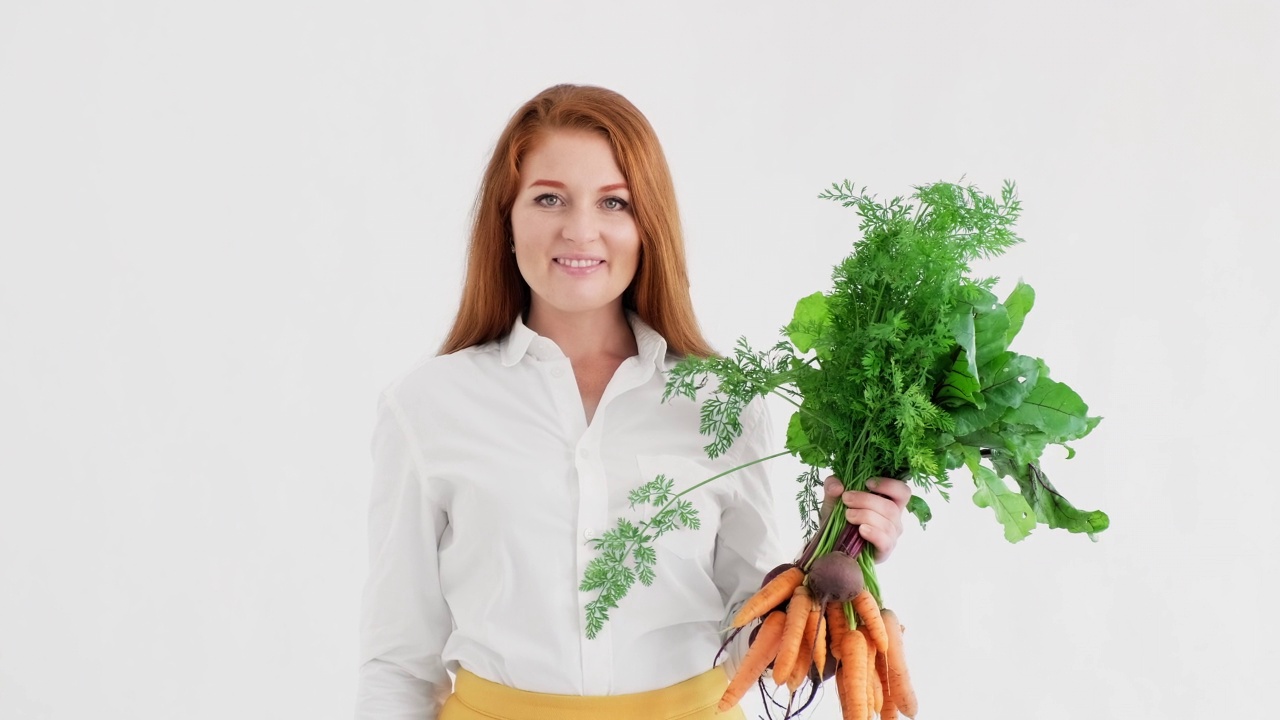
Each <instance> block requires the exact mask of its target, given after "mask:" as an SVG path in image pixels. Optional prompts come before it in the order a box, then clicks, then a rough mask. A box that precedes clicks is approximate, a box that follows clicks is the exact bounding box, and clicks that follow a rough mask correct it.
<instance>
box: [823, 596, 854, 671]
mask: <svg viewBox="0 0 1280 720" xmlns="http://www.w3.org/2000/svg"><path fill="white" fill-rule="evenodd" d="M827 632H828V633H830V634H831V654H832V655H833V656H834V657H835V658H836V659H837V660H841V659H843V658H842V657H841V655H842V653H843V651H844V636H845V634H846V633H848V632H849V618H847V617H845V616H844V604H843V603H838V602H829V603H827Z"/></svg>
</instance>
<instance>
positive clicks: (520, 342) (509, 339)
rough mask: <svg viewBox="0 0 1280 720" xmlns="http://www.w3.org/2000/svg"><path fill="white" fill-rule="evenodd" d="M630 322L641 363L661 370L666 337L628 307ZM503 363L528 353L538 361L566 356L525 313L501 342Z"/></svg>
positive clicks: (506, 365) (665, 351)
mask: <svg viewBox="0 0 1280 720" xmlns="http://www.w3.org/2000/svg"><path fill="white" fill-rule="evenodd" d="M626 316H627V323H628V324H630V325H631V332H632V333H633V334H635V336H636V346H637V347H638V348H639V352H640V363H641V364H642V365H653V366H654V367H655V368H657V369H658V370H659V371H663V370H665V369H666V365H665V363H666V357H667V340H666V338H664V337H662V335H660V334H659V333H658V331H657V330H654V329H653V328H652V327H650V326H649V324H648V323H646V322H645V321H644V320H641V319H640V315H639V314H637V313H636V312H635V311H634V310H630V309H628V310H626ZM499 352H500V353H501V357H502V364H503V366H505V367H511V366H512V365H515V364H516V363H518V362H520V360H521V359H522V358H523V357H524V356H525V355H526V354H527V355H530V356H532V357H533V358H534V359H536V360H555V359H557V358H563V357H564V356H565V355H564V352H562V351H561V350H560V348H559V346H557V345H556V344H555V342H554V341H553V340H551V339H550V338H547V337H543V336H542V335H539V334H538V333H536V332H534V331H533V330H532V329H530V328H529V326H528V325H525V324H524V316H523V314H518V315H516V319H515V322H513V323H512V324H511V332H509V333H507V336H506V337H505V338H503V340H502V342H501V343H500V344H499Z"/></svg>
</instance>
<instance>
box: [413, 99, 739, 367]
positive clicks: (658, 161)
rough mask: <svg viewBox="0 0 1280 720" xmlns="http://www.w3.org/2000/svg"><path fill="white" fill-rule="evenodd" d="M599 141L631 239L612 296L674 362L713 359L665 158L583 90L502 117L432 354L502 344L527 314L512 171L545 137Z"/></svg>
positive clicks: (627, 119)
mask: <svg viewBox="0 0 1280 720" xmlns="http://www.w3.org/2000/svg"><path fill="white" fill-rule="evenodd" d="M561 129H564V130H589V131H592V132H599V133H601V134H602V135H603V136H604V137H605V138H606V139H607V140H608V141H609V144H610V145H612V147H613V155H614V159H615V160H616V161H617V163H618V167H619V169H620V170H621V171H622V176H623V178H624V179H625V180H626V182H627V187H628V188H629V189H630V192H631V208H632V211H633V212H634V214H635V220H636V227H637V229H638V230H639V235H640V258H639V265H638V266H637V267H636V274H635V277H634V278H633V279H632V281H631V284H630V285H628V286H627V289H626V290H625V291H623V294H622V305H623V307H624V308H625V309H629V310H633V311H635V312H636V313H637V314H638V315H639V316H640V319H641V320H643V321H644V322H645V323H647V324H648V325H649V326H650V327H652V328H653V329H654V330H656V331H657V332H658V333H659V334H660V335H662V337H664V338H665V339H666V341H667V349H668V351H669V352H672V353H675V354H677V355H681V356H683V355H695V356H698V357H710V356H715V355H718V354H717V353H716V352H715V351H714V350H713V349H712V348H711V346H710V344H709V343H708V342H707V341H706V339H705V338H704V337H703V336H702V332H701V330H699V328H698V321H697V319H696V318H695V317H694V314H693V301H692V299H691V298H690V296H689V274H688V269H687V267H686V264H685V252H684V234H683V232H682V231H681V229H680V213H679V210H678V209H677V207H676V193H675V187H674V185H673V184H672V182H671V171H670V169H669V168H668V167H667V159H666V156H665V155H664V154H663V152H662V146H661V144H659V142H658V136H657V135H656V134H655V133H654V132H653V128H652V127H651V126H650V125H649V121H648V120H647V119H645V117H644V115H643V114H641V113H640V111H639V110H637V109H636V107H635V106H634V105H632V104H631V103H630V102H629V101H628V100H627V99H626V98H624V97H623V96H621V95H619V94H618V93H616V92H613V91H612V90H607V89H605V88H601V87H594V86H590V85H569V84H562V85H555V86H552V87H549V88H547V89H546V90H543V91H542V92H540V93H538V94H537V95H536V96H534V97H533V99H531V100H529V101H528V102H526V103H525V104H524V105H522V106H520V109H519V110H517V111H516V112H515V114H514V115H512V116H511V119H510V120H509V121H508V122H507V127H506V129H505V130H503V131H502V135H501V136H500V137H499V138H498V142H497V145H496V146H495V147H494V150H493V155H492V157H491V158H490V159H489V166H488V168H486V170H485V173H484V178H483V179H482V180H481V184H480V192H479V194H478V195H477V197H476V203H475V207H474V209H473V211H472V217H473V224H472V229H471V241H470V243H469V244H468V246H467V278H466V282H465V284H464V285H463V288H462V299H461V302H460V303H459V306H458V313H457V316H456V317H455V318H454V321H453V327H452V329H450V331H449V334H448V336H447V337H446V338H445V341H444V343H443V345H441V347H440V350H439V351H438V352H437V353H436V354H437V355H446V354H449V353H452V352H456V351H457V350H461V349H463V348H467V347H471V346H473V345H480V344H483V343H486V342H489V341H491V340H496V339H498V338H501V337H503V336H505V335H506V334H507V333H508V332H509V331H510V330H511V325H512V324H513V323H514V322H515V319H516V317H517V316H518V315H520V314H521V313H523V312H525V311H526V310H527V309H528V307H529V300H530V291H529V286H528V284H527V283H526V282H525V281H524V277H523V276H521V275H520V268H519V267H518V266H517V265H516V260H515V255H514V254H512V253H511V252H510V250H509V247H508V237H509V236H510V234H511V206H512V205H513V204H514V203H515V198H516V194H517V193H518V191H519V184H520V163H521V160H522V159H523V158H524V156H525V154H526V153H528V152H529V150H530V149H532V148H533V147H534V146H535V145H536V143H537V141H538V140H539V139H540V137H541V136H542V135H543V134H545V133H547V132H550V131H554V130H561Z"/></svg>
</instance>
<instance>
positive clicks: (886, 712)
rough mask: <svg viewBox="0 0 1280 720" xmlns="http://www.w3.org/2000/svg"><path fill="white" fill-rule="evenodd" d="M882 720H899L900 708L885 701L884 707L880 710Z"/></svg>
mask: <svg viewBox="0 0 1280 720" xmlns="http://www.w3.org/2000/svg"><path fill="white" fill-rule="evenodd" d="M880 720H898V706H897V705H894V704H893V702H892V701H889V700H885V701H884V707H883V708H881V709H880Z"/></svg>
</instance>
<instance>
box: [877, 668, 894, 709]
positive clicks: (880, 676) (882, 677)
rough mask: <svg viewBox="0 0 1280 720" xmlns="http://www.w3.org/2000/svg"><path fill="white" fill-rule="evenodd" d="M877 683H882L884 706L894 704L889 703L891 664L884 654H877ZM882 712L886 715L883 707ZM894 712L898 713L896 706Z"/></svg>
mask: <svg viewBox="0 0 1280 720" xmlns="http://www.w3.org/2000/svg"><path fill="white" fill-rule="evenodd" d="M876 682H878V683H880V690H881V695H882V696H883V697H884V700H883V705H890V704H892V703H890V702H889V700H890V698H889V662H888V660H886V659H885V654H884V653H876ZM880 712H881V713H882V714H883V713H884V709H883V707H882V708H881V710H880ZM894 712H897V707H896V706H895V708H894Z"/></svg>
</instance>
